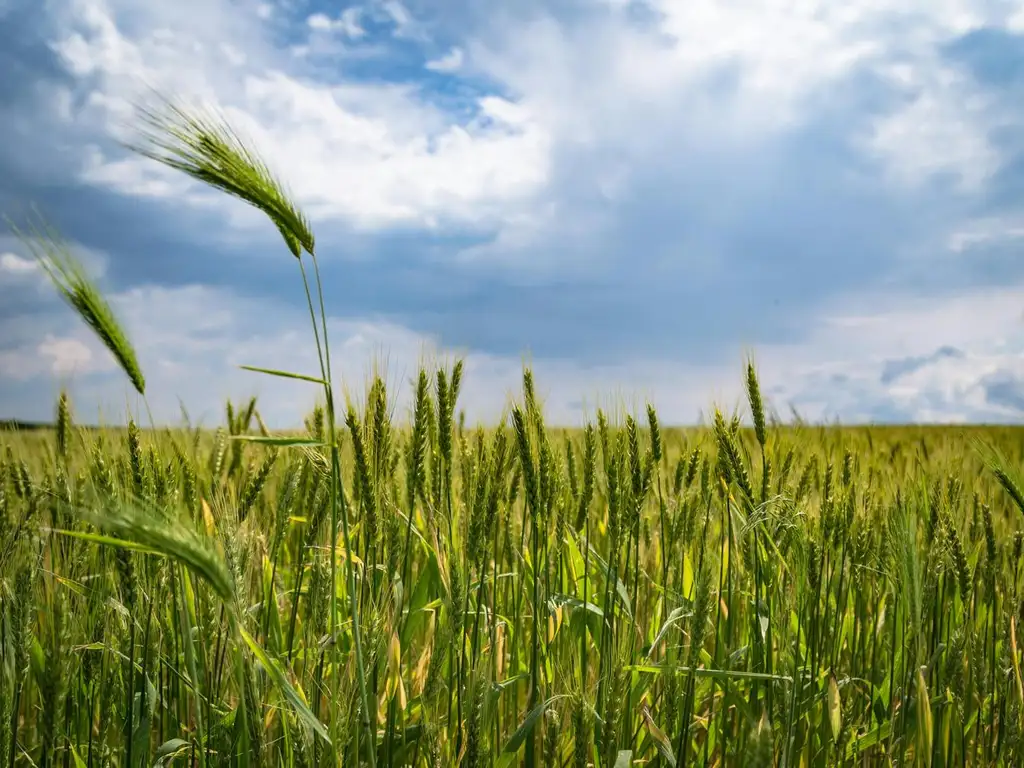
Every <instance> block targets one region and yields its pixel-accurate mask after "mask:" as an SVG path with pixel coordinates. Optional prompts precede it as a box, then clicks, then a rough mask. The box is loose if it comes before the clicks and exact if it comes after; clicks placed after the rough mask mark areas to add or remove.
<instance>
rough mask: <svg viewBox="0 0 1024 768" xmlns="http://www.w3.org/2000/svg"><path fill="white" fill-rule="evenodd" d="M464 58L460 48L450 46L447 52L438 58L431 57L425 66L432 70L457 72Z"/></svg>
mask: <svg viewBox="0 0 1024 768" xmlns="http://www.w3.org/2000/svg"><path fill="white" fill-rule="evenodd" d="M464 58H465V54H463V52H462V49H461V48H458V47H456V48H452V49H451V50H450V51H448V53H446V54H445V55H444V56H442V57H440V58H439V59H431V60H430V61H428V62H427V64H426V67H427V69H429V70H432V71H434V72H457V71H458V70H459V69H461V68H462V62H463V59H464Z"/></svg>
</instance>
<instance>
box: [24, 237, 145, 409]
mask: <svg viewBox="0 0 1024 768" xmlns="http://www.w3.org/2000/svg"><path fill="white" fill-rule="evenodd" d="M37 219H38V220H37V222H36V223H34V224H32V225H31V229H30V232H29V233H28V234H26V233H23V232H22V231H21V230H19V229H18V228H17V227H15V226H13V225H12V226H11V229H12V230H13V231H14V234H15V236H16V237H17V238H18V239H19V240H21V241H22V242H23V243H24V244H25V246H26V247H27V248H28V249H29V251H30V252H31V253H32V256H33V257H35V259H36V261H37V262H39V266H40V267H41V268H42V269H43V271H44V272H46V275H47V277H49V278H50V282H52V283H53V286H54V288H56V289H57V292H58V293H59V294H60V297H61V298H62V299H63V300H64V301H65V303H67V304H68V305H69V306H70V307H71V308H72V309H74V310H75V312H76V313H78V316H79V317H80V318H81V319H82V321H83V322H84V323H85V324H86V325H88V326H89V327H90V328H92V330H93V332H94V333H95V334H96V335H97V336H98V337H99V339H100V341H102V342H103V345H104V346H105V347H106V348H107V349H108V350H110V353H111V354H112V355H113V356H114V359H115V360H117V363H118V365H120V366H121V369H122V370H123V371H124V372H125V375H127V376H128V378H129V379H130V380H131V382H132V386H134V387H135V389H136V391H138V393H139V394H140V395H143V394H145V392H146V379H145V377H143V375H142V370H141V368H139V363H138V360H137V358H136V356H135V349H134V348H133V347H132V345H131V342H129V341H128V336H127V334H126V333H125V332H124V330H123V329H122V327H121V323H120V322H119V321H118V319H117V317H116V315H114V311H113V310H112V309H111V308H110V305H109V304H108V303H107V301H106V299H104V298H103V295H102V294H101V293H100V291H99V289H98V288H97V287H96V284H95V283H93V281H92V280H91V279H90V278H89V276H88V275H87V274H86V273H85V269H84V268H83V267H82V265H81V263H79V261H78V260H77V259H76V258H75V256H74V254H72V253H71V250H70V248H69V247H68V246H67V244H66V243H65V242H64V241H63V240H62V238H61V237H60V235H59V234H57V232H56V230H55V229H54V228H53V227H52V226H50V225H48V224H46V223H45V222H44V221H42V218H41V217H37Z"/></svg>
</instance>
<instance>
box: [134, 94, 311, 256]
mask: <svg viewBox="0 0 1024 768" xmlns="http://www.w3.org/2000/svg"><path fill="white" fill-rule="evenodd" d="M139 111H140V113H141V116H142V124H143V126H144V127H143V129H142V130H141V131H140V133H141V137H140V141H139V143H137V144H129V145H128V148H129V149H131V150H133V151H135V152H137V153H138V154H140V155H142V156H144V157H148V158H150V159H152V160H156V161H157V162H160V163H163V164H164V165H166V166H169V167H170V168H174V169H175V170H178V171H182V172H183V173H186V174H188V175H189V176H191V177H192V178H194V179H196V180H198V181H201V182H203V183H205V184H209V185H210V186H211V187H215V188H216V189H220V190H222V191H224V192H227V193H228V194H229V195H233V196H234V197H237V198H239V199H241V200H244V201H245V202H247V203H249V205H252V206H253V207H255V208H258V209H259V210H261V211H263V213H265V214H266V215H267V216H268V217H269V218H270V220H271V221H272V222H273V223H274V225H275V226H276V227H277V229H278V231H279V232H280V233H281V236H282V237H283V238H284V241H285V243H286V244H287V245H288V248H289V250H291V252H292V254H293V255H294V256H295V257H296V258H299V257H300V256H301V255H302V250H303V249H304V250H305V251H306V252H307V253H309V254H311V255H312V253H313V248H314V245H315V243H314V239H313V231H312V230H311V229H310V226H309V222H308V221H307V220H306V218H305V216H304V215H303V214H302V212H301V211H300V210H299V209H298V207H297V206H296V205H295V204H294V203H292V201H291V200H290V199H289V196H288V192H287V190H286V189H285V188H284V186H283V184H282V183H281V182H280V181H279V180H278V178H277V177H276V176H275V175H274V174H273V173H271V171H270V169H269V168H268V167H267V165H266V163H264V162H263V160H262V159H261V158H260V157H259V156H258V155H257V154H256V152H255V151H253V150H252V149H251V148H250V147H249V146H247V144H246V143H245V141H243V139H242V138H241V137H240V136H239V135H238V133H236V132H235V130H234V129H233V128H232V127H231V126H230V125H229V124H228V123H227V121H226V120H225V119H224V118H223V117H222V116H221V115H218V114H216V113H215V112H214V111H213V110H212V109H211V110H209V111H207V113H205V114H204V113H203V111H201V110H196V111H192V110H186V109H185V108H184V107H182V106H180V105H177V104H173V103H171V102H170V101H166V100H165V101H164V102H163V105H162V107H161V108H157V109H149V108H145V107H144V108H141V109H140V110H139Z"/></svg>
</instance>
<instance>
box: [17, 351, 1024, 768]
mask: <svg viewBox="0 0 1024 768" xmlns="http://www.w3.org/2000/svg"><path fill="white" fill-rule="evenodd" d="M459 376H460V372H459V370H458V369H457V368H456V369H454V370H448V371H445V370H440V371H438V372H436V373H434V374H433V375H428V372H427V371H424V372H423V373H422V374H421V375H420V377H419V379H418V381H417V389H416V393H417V397H416V405H415V409H414V411H413V413H411V414H409V418H408V419H407V420H406V421H407V422H408V423H402V424H394V425H393V424H392V423H391V420H392V415H391V408H389V399H388V393H387V391H386V389H385V387H384V385H383V383H382V382H380V381H377V382H374V383H373V384H372V385H371V386H370V387H369V388H368V394H367V397H366V401H365V402H361V403H358V404H353V405H352V407H351V408H350V409H348V410H347V411H346V416H345V420H344V421H345V423H344V425H343V426H342V427H339V429H338V443H339V444H340V447H341V450H340V451H339V464H340V466H341V468H342V472H341V477H340V480H341V483H340V485H341V491H342V497H341V501H342V504H343V510H344V514H345V515H346V517H347V518H348V529H349V530H348V540H349V542H350V544H349V546H348V547H346V546H345V545H344V544H343V543H341V542H339V543H338V546H337V548H336V549H334V556H335V557H334V559H335V563H334V564H333V566H334V567H333V568H332V563H331V559H332V557H331V556H332V547H331V544H332V536H331V530H330V518H331V510H330V484H331V472H330V455H329V451H325V449H324V448H323V445H324V443H325V442H329V441H326V440H325V435H324V430H325V418H324V411H323V409H319V410H317V411H316V412H314V413H313V414H311V415H310V416H309V418H308V419H307V428H306V430H305V431H304V432H303V433H302V434H301V435H299V434H297V435H295V436H293V438H292V439H291V440H290V441H289V442H290V443H292V444H287V445H283V444H278V443H279V442H282V441H281V440H280V439H279V438H276V437H273V436H271V437H270V438H269V439H270V440H271V441H272V442H271V443H270V444H263V443H262V442H261V437H262V435H261V432H260V429H259V426H258V408H257V407H256V403H255V402H251V403H246V404H241V405H236V406H235V407H231V406H230V405H229V407H228V409H227V418H226V419H225V426H223V427H222V428H220V429H219V430H217V431H216V432H209V431H201V430H198V429H188V428H185V427H182V428H175V429H163V430H160V429H148V430H140V429H139V428H138V427H136V426H135V425H134V423H132V424H131V425H130V426H129V428H128V429H119V430H115V429H106V430H94V429H89V430H87V429H78V428H76V427H75V426H74V424H73V420H72V417H71V413H70V404H69V403H67V401H66V400H65V401H62V403H61V404H59V407H58V412H59V415H60V418H59V419H58V427H57V429H55V430H50V431H44V432H26V433H20V434H19V433H15V432H9V433H6V434H4V436H3V438H2V439H3V441H4V443H5V449H4V450H5V453H4V457H5V458H4V461H3V474H2V477H3V484H2V486H0V488H2V491H0V494H2V495H0V510H2V518H0V524H2V525H3V530H4V535H3V537H2V538H0V540H2V542H3V550H2V560H0V567H2V571H0V574H2V579H3V589H4V592H3V606H4V611H3V629H4V633H3V639H4V645H3V649H4V663H3V672H4V677H3V690H2V692H3V699H2V702H3V712H2V714H3V717H4V722H5V723H7V724H9V725H10V726H11V729H10V731H7V732H5V742H4V744H3V745H2V746H3V749H4V755H5V756H6V758H5V759H6V760H7V761H8V762H9V763H12V764H15V765H29V764H30V762H29V759H30V758H31V760H33V761H34V762H35V764H38V765H54V764H66V763H65V761H66V760H72V762H73V764H76V765H78V764H85V765H110V764H114V765H152V764H153V763H154V761H157V762H161V761H162V764H164V765H169V764H178V765H186V764H193V765H195V764H206V765H227V764H245V763H248V764H251V765H319V764H339V765H356V764H359V761H360V760H361V761H363V762H366V763H368V762H369V760H370V752H371V750H372V751H373V756H374V757H375V758H376V760H375V762H376V763H377V764H380V765H424V766H427V765H431V766H432V765H456V764H459V765H467V766H469V765H471V766H483V765H511V764H515V765H519V764H534V765H562V764H565V765H578V766H584V765H601V766H604V765H616V764H623V765H625V764H635V763H637V762H639V763H640V764H658V765H670V764H677V765H683V764H685V765H691V764H709V765H740V764H743V765H770V764H773V761H774V762H775V764H786V765H800V764H802V765H838V764H853V763H858V764H860V763H861V760H862V759H863V760H866V761H867V764H879V763H888V762H889V761H892V762H894V763H901V764H912V763H913V764H923V763H927V764H934V765H953V764H964V763H968V764H975V765H977V764H996V763H1001V764H1007V765H1011V764H1018V763H1019V760H1020V759H1021V749H1022V745H1021V742H1020V735H1021V729H1020V724H1021V717H1022V716H1024V708H1022V700H1021V696H1022V688H1021V676H1020V675H1021V673H1020V661H1019V650H1018V647H1017V645H1018V632H1019V626H1018V622H1019V618H1020V611H1019V606H1020V605H1021V594H1020V588H1021V587H1020V573H1019V571H1020V569H1019V563H1020V559H1021V557H1020V556H1021V541H1022V539H1021V535H1020V533H1018V531H1019V530H1020V529H1021V525H1020V523H1021V509H1020V508H1019V506H1018V504H1017V503H1015V501H1014V498H1015V497H1016V498H1017V501H1018V502H1019V500H1020V498H1019V496H1017V492H1016V490H1014V485H1013V480H1012V479H1011V477H1009V476H1007V475H1005V474H1002V473H1001V472H1000V471H993V469H992V466H991V464H990V463H989V464H987V463H986V458H988V459H989V460H990V461H991V460H994V459H991V457H990V456H988V454H987V453H986V450H991V448H995V449H999V451H1000V453H1001V454H1002V457H1003V459H1002V460H1004V461H1006V462H1007V464H1008V465H1010V466H1018V465H1019V464H1020V462H1021V459H1022V456H1021V451H1020V446H1021V441H1020V433H1019V431H1017V430H1014V429H1008V428H1004V429H995V428H989V429H985V428H972V429H966V430H965V429H959V428H952V427H950V428H934V427H927V428H926V427H918V428H913V427H905V428H904V427H869V428H858V429H853V428H851V429H839V428H819V427H811V426H801V427H779V426H772V425H770V424H767V425H761V426H759V427H758V428H757V429H750V428H745V427H740V426H739V421H738V420H734V419H732V418H728V417H725V416H722V415H721V414H719V417H718V419H717V420H716V421H715V423H714V425H713V426H711V427H710V428H708V429H689V430H671V429H665V430H662V429H660V428H659V426H658V424H657V417H656V414H655V412H654V410H653V409H651V410H650V411H649V413H648V414H646V415H645V416H644V417H643V418H642V419H639V420H636V419H634V418H633V417H631V416H624V417H623V418H621V419H612V421H611V422H610V421H609V419H610V418H611V417H610V416H609V417H605V416H604V415H603V414H602V415H599V417H598V419H597V421H596V423H595V424H594V425H593V426H590V427H587V428H586V429H585V430H572V431H566V430H552V429H548V428H546V427H545V425H544V423H543V415H542V410H541V407H540V406H539V405H538V403H537V402H536V400H535V398H534V396H533V395H532V387H533V385H532V380H531V378H530V377H529V375H527V377H526V378H525V386H524V393H523V396H522V397H521V398H520V401H519V402H518V403H517V405H516V406H515V407H514V409H513V410H512V413H511V415H510V418H509V419H508V424H507V425H505V426H502V427H501V428H489V429H486V430H484V429H472V428H468V427H460V426H459V425H458V423H457V420H456V419H454V418H453V414H454V413H455V407H456V402H457V400H456V398H457V395H458V389H459V383H460V379H459ZM753 381H754V380H753V379H751V385H752V386H754V384H753ZM755 402H756V396H755ZM612 422H615V423H612ZM757 423H758V424H760V422H757ZM245 438H250V439H245ZM273 441H277V442H273ZM983 445H984V446H990V448H989V449H985V448H982V447H981V446H983ZM1000 478H1002V481H1000ZM1008 488H1009V489H1010V490H1009V492H1008V490H1007V489H1008ZM349 567H351V568H352V576H353V582H350V581H348V579H347V578H345V577H343V573H344V572H345V571H347V569H348V568H349ZM332 570H333V571H334V573H335V582H334V584H335V594H334V595H332V594H331V592H332V589H331V584H332V581H331V575H332ZM352 583H354V584H355V592H354V593H351V594H350V592H349V590H350V588H351V584H352ZM353 595H354V596H355V598H356V599H355V604H356V609H357V610H358V615H359V622H360V630H361V631H360V637H361V644H362V647H361V658H362V666H363V669H362V674H363V676H364V681H365V686H366V698H367V700H368V701H369V702H370V703H369V715H370V716H369V718H366V717H364V716H363V712H362V711H361V704H360V702H361V692H360V685H359V679H358V677H359V675H358V668H357V666H356V663H355V653H354V642H353V641H354V634H353V631H352V621H351V605H352V602H351V600H350V597H352V596H353ZM332 597H333V598H334V599H333V600H332ZM332 606H333V608H334V610H335V611H336V615H335V617H334V620H333V622H332V619H331V616H330V611H331V609H332ZM332 624H333V627H334V629H333V632H332V629H331V627H332ZM371 745H372V747H371ZM357 756H359V757H358V758H357Z"/></svg>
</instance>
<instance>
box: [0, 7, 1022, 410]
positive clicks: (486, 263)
mask: <svg viewBox="0 0 1024 768" xmlns="http://www.w3.org/2000/svg"><path fill="white" fill-rule="evenodd" d="M0 71H3V72H4V73H6V74H5V76H4V77H3V78H2V79H0V212H3V213H4V214H6V215H8V216H11V217H12V218H14V219H15V220H16V221H17V220H19V217H20V216H21V215H22V214H24V213H25V212H27V211H28V206H29V205H32V204H34V205H36V206H38V208H39V209H40V210H42V211H43V212H44V213H45V214H46V216H47V218H48V219H49V220H50V221H51V222H52V223H53V224H54V225H55V226H56V227H57V228H58V229H59V230H60V231H61V232H62V233H63V234H64V235H65V237H66V238H67V239H68V240H69V241H70V242H72V243H73V244H74V247H75V250H76V252H77V253H78V254H79V255H80V256H81V258H82V259H83V260H84V261H85V262H86V263H87V264H88V265H89V267H90V270H91V271H92V274H94V275H96V276H97V278H98V279H99V282H100V284H101V285H102V287H103V289H104V290H105V292H106V293H107V295H108V296H109V297H110V300H111V302H112V304H113V305H114V306H115V308H116V310H117V312H118V314H119V315H120V316H121V318H122V319H123V321H124V324H125V325H126V327H127V329H128V331H129V335H130V337H131V338H132V340H133V341H134V342H135V344H136V346H137V348H138V350H139V355H140V360H141V363H142V367H143V370H144V372H145V374H146V376H147V379H148V382H149V386H148V392H147V394H148V400H149V405H150V407H151V409H152V412H153V414H154V416H155V417H156V419H157V420H158V421H167V420H174V419H176V418H177V416H178V414H179V399H180V402H183V403H184V404H185V406H186V407H187V408H188V410H189V411H190V413H191V414H192V415H193V418H195V419H197V420H198V419H202V420H203V421H204V422H206V423H212V422H214V421H216V420H217V419H219V418H220V414H221V412H222V403H223V400H224V398H225V397H229V396H230V397H233V398H243V397H246V396H248V395H250V394H257V395H259V396H260V398H261V408H262V411H263V413H264V414H265V416H266V418H267V420H268V421H269V422H271V423H273V424H276V425H282V426H283V425H288V424H295V423H298V422H299V420H300V419H301V417H302V415H303V413H304V412H305V410H306V408H307V407H308V406H309V405H310V404H311V402H312V393H311V392H310V390H309V389H308V388H307V387H305V386H299V385H293V384H289V383H281V382H278V381H273V380H269V381H268V380H266V379H264V378H262V377H259V376H257V375H255V374H251V373H246V372H244V371H240V370H238V366H239V365H240V364H251V365H263V366H268V367H279V368H290V369H294V370H303V371H309V372H313V370H314V368H315V358H314V355H313V352H312V347H311V344H310V332H309V330H308V315H306V314H305V311H306V310H305V304H304V294H303V292H302V286H301V282H300V280H299V274H298V271H297V268H296V264H295V261H294V259H293V258H292V257H291V256H290V255H289V254H288V253H287V251H286V250H285V248H284V246H283V243H282V242H281V241H280V238H279V237H278V235H277V233H276V231H275V230H274V228H273V227H272V225H270V224H269V223H268V222H267V221H265V220H264V219H263V218H261V216H260V215H259V214H257V213H256V212H255V211H253V210H252V209H250V208H248V207H246V206H245V205H244V204H242V203H239V202H237V201H234V200H231V199H229V198H226V197H224V196H222V195H218V194H214V193H211V192H208V191H206V190H204V189H201V188H199V187H197V186H196V185H194V184H192V183H191V182H190V181H189V180H188V179H186V178H185V177H183V176H181V175H175V174H173V173H170V172H168V171H166V170H165V169H164V168H162V167H161V166H158V165H156V164H154V163H152V162H151V161H147V160H144V159H142V158H139V157H137V156H134V155H131V154H129V153H127V152H125V151H124V150H123V149H122V148H121V147H122V142H123V141H124V140H126V139H130V138H131V137H132V135H133V133H132V132H133V129H134V127H136V126H137V123H136V122H135V114H134V113H133V111H132V105H133V104H138V103H139V101H140V99H145V98H146V97H147V94H151V93H152V92H153V91H152V90H151V89H154V88H155V89H156V90H157V91H159V92H162V93H164V94H166V95H169V96H172V97H174V98H180V99H185V100H188V101H189V102H191V103H195V104H201V105H216V106H217V107H218V108H219V109H220V110H221V111H222V112H223V113H224V114H226V115H227V116H228V118H229V119H230V120H231V121H232V123H233V124H234V125H235V126H236V127H237V128H238V129H239V131H240V132H241V133H242V134H243V135H245V136H247V137H248V138H249V139H250V140H251V142H252V143H253V144H254V145H255V146H256V147H258V149H259V150H260V151H261V153H262V154H263V155H264V157H265V158H266V160H267V162H268V164H269V165H270V166H271V167H272V168H273V169H274V170H275V171H276V172H277V174H278V175H279V176H281V177H282V178H283V179H284V180H285V181H286V183H287V184H288V186H289V188H290V189H291V190H292V192H293V194H294V197H295V198H296V199H297V200H298V201H299V202H300V204H301V206H302V207H303V209H304V210H305V211H306V213H307V214H308V216H309V217H310V219H311V220H312V222H313V228H314V231H315V233H316V236H317V242H318V251H319V253H320V255H321V260H322V262H323V267H324V278H325V282H326V287H327V293H328V313H329V314H330V316H331V333H332V338H333V339H334V347H335V357H336V358H337V359H336V375H337V376H339V377H342V378H343V379H344V381H345V383H346V385H347V386H348V387H350V388H351V389H352V390H354V391H360V390H361V389H362V388H363V384H364V381H365V378H366V376H367V374H368V373H369V372H370V371H371V370H372V368H373V366H374V365H375V364H377V365H379V366H381V367H382V368H383V369H384V371H385V372H386V374H387V376H388V379H389V381H390V382H391V383H392V384H393V385H394V386H395V387H396V388H398V390H399V391H400V392H401V393H403V394H407V393H408V390H409V384H408V381H409V379H410V377H411V376H412V375H413V374H414V372H415V370H416V368H417V366H418V365H419V363H420V362H421V361H423V360H436V359H451V358H453V357H454V356H460V357H463V358H465V360H466V366H467V377H466V382H465V388H464V397H463V402H462V405H463V406H464V407H465V408H466V410H467V415H468V416H469V418H470V419H471V420H475V419H483V420H491V419H493V418H494V417H496V416H497V415H499V414H500V412H501V410H502V408H503V406H504V405H505V403H506V401H507V398H508V397H509V395H510V394H511V393H513V392H515V391H516V390H517V386H518V378H519V376H520V372H521V370H522V366H523V364H524V362H528V363H529V364H530V365H532V366H533V368H534V370H535V373H536V376H537V380H538V385H539V389H540V392H541V394H542V395H543V397H544V399H545V403H546V407H547V409H548V412H549V414H550V416H551V418H552V419H553V420H555V421H561V422H576V421H578V420H580V418H581V417H582V414H583V413H585V412H587V411H589V410H590V409H592V407H593V406H594V405H596V404H608V403H612V402H618V403H624V404H625V405H627V406H637V405H642V404H643V402H644V401H645V400H647V399H650V400H652V401H653V402H654V403H655V404H656V405H657V406H658V407H659V410H660V411H661V413H662V418H663V419H664V420H665V421H667V422H693V421H695V420H696V419H698V418H699V415H700V413H701V412H702V411H705V410H706V409H707V408H708V407H710V406H712V405H714V404H721V405H724V406H727V407H731V406H732V405H734V404H735V403H737V402H738V396H739V393H740V391H741V389H740V387H741V383H742V378H741V371H742V365H743V362H744V360H745V359H746V356H748V355H753V356H754V359H755V360H756V362H757V365H758V367H759V369H760V371H761V375H762V379H763V383H764V387H765V389H766V391H767V393H768V396H769V399H770V402H771V404H772V405H773V406H774V408H775V409H776V410H777V411H778V412H779V413H780V415H782V416H788V415H789V414H790V412H791V410H790V409H791V408H796V409H797V411H799V412H800V413H801V414H802V415H804V416H805V417H807V418H811V419H816V420H817V419H834V418H839V419H841V420H843V421H847V422H854V421H866V420H885V421H894V420H916V421H964V420H985V421H1013V420H1016V419H1018V418H1019V417H1021V416H1024V356H1022V352H1024V326H1022V323H1024V261H1022V260H1021V257H1020V255H1019V247H1020V246H1021V245H1024V10H1022V6H1021V4H1020V3H1019V2H1016V1H1015V2H1005V1H1001V0H900V1H899V2H897V0H848V1H847V2H835V0H801V1H800V2H793V0H727V1H723V0H514V2H505V1H504V0H503V1H501V2H497V1H496V2H487V3H481V2H469V0H446V2H444V3H440V2H427V0H402V2H399V1H398V0H368V2H365V3H356V4H345V3H339V2H324V1H323V0H276V2H274V1H273V0H266V1H260V0H152V2H145V3H143V2H137V0H0ZM27 255H28V254H27V252H26V251H25V249H24V248H23V247H22V245H21V244H20V243H19V242H18V241H17V240H16V239H14V238H13V237H4V236H3V234H2V233H0V418H3V417H19V418H28V419H39V418H47V417H48V416H49V414H50V413H51V411H52V407H53V402H54V399H55V396H56V393H57V391H58V389H59V387H60V386H61V385H67V386H69V387H70V388H71V391H72V395H73V397H74V399H75V402H76V406H77V411H78V413H79V417H80V418H82V419H84V420H95V419H96V418H103V419H105V420H108V421H109V420H119V419H121V418H123V415H124V413H125V412H126V410H127V409H133V410H134V409H138V408H139V407H140V403H138V402H137V400H135V399H134V398H132V397H131V396H130V394H129V388H128V385H127V383H126V381H125V379H124V377H123V376H122V375H120V373H119V372H118V371H117V370H116V369H115V367H114V364H113V362H112V360H111V359H110V357H109V356H108V355H107V354H106V353H105V352H104V351H103V350H102V348H101V347H99V346H98V345H97V344H96V342H95V341H94V340H93V339H92V338H91V336H90V335H89V333H88V331H87V330H86V329H85V328H84V327H82V326H81V324H80V323H79V322H78V321H77V320H76V319H75V318H74V317H73V316H72V315H71V314H70V312H69V311H68V310H67V309H66V308H65V307H64V306H63V305H62V304H61V303H60V302H59V301H58V300H57V299H56V298H55V297H54V295H53V292H52V290H51V289H50V288H49V287H48V286H47V285H46V284H44V283H43V281H42V280H41V276H40V275H39V274H38V271H37V270H35V269H34V268H33V264H32V262H31V261H29V260H28V259H27V258H26V257H27Z"/></svg>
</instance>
